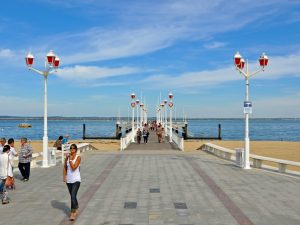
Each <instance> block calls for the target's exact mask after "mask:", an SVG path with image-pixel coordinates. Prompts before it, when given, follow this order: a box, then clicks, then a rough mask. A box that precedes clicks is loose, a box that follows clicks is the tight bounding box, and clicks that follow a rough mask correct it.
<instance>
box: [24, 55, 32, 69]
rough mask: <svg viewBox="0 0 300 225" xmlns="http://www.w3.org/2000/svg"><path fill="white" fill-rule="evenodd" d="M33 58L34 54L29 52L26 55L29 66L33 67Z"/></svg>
mask: <svg viewBox="0 0 300 225" xmlns="http://www.w3.org/2000/svg"><path fill="white" fill-rule="evenodd" d="M33 60H34V57H33V55H32V54H31V53H30V52H29V53H28V54H27V56H26V57H25V61H26V64H27V66H29V67H31V66H32V64H33Z"/></svg>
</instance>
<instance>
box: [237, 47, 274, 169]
mask: <svg viewBox="0 0 300 225" xmlns="http://www.w3.org/2000/svg"><path fill="white" fill-rule="evenodd" d="M268 61H269V59H268V57H267V56H266V54H265V53H263V54H262V55H261V56H260V58H259V64H260V66H261V68H260V69H259V70H257V71H255V72H253V73H249V70H248V60H247V62H246V71H244V70H243V69H244V66H245V60H244V59H243V58H242V56H241V55H240V53H239V52H237V53H236V54H235V55H234V64H235V67H236V69H237V70H238V71H239V72H240V73H241V74H242V75H243V76H244V77H245V83H246V97H245V102H244V114H245V155H244V165H243V168H244V169H250V160H249V154H250V138H249V114H250V113H252V102H250V101H249V91H248V88H249V78H250V77H252V76H253V75H255V74H257V73H259V72H260V71H264V69H265V67H266V66H267V65H268Z"/></svg>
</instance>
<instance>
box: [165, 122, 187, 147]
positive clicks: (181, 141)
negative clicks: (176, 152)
mask: <svg viewBox="0 0 300 225" xmlns="http://www.w3.org/2000/svg"><path fill="white" fill-rule="evenodd" d="M170 129H171V128H170V126H167V136H168V137H169V138H170V135H169V134H170ZM172 141H173V142H174V143H175V144H176V145H177V147H178V148H179V149H180V150H181V151H184V138H183V137H180V136H179V135H178V133H176V132H174V129H172Z"/></svg>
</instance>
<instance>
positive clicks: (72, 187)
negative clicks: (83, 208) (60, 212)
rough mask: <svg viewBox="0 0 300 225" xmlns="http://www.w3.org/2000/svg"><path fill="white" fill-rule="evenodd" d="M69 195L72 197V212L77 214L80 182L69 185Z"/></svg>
mask: <svg viewBox="0 0 300 225" xmlns="http://www.w3.org/2000/svg"><path fill="white" fill-rule="evenodd" d="M67 186H68V189H69V193H70V196H71V212H75V211H76V209H78V201H77V192H78V189H79V187H80V182H79V181H77V182H75V183H67Z"/></svg>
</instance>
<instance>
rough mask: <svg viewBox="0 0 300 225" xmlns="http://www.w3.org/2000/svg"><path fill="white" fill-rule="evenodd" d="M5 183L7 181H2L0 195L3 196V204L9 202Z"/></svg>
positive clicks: (0, 182) (0, 180)
mask: <svg viewBox="0 0 300 225" xmlns="http://www.w3.org/2000/svg"><path fill="white" fill-rule="evenodd" d="M5 181H6V179H4V180H2V179H0V193H1V194H2V199H1V200H2V202H6V201H7V200H8V199H7V190H6V186H5Z"/></svg>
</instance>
